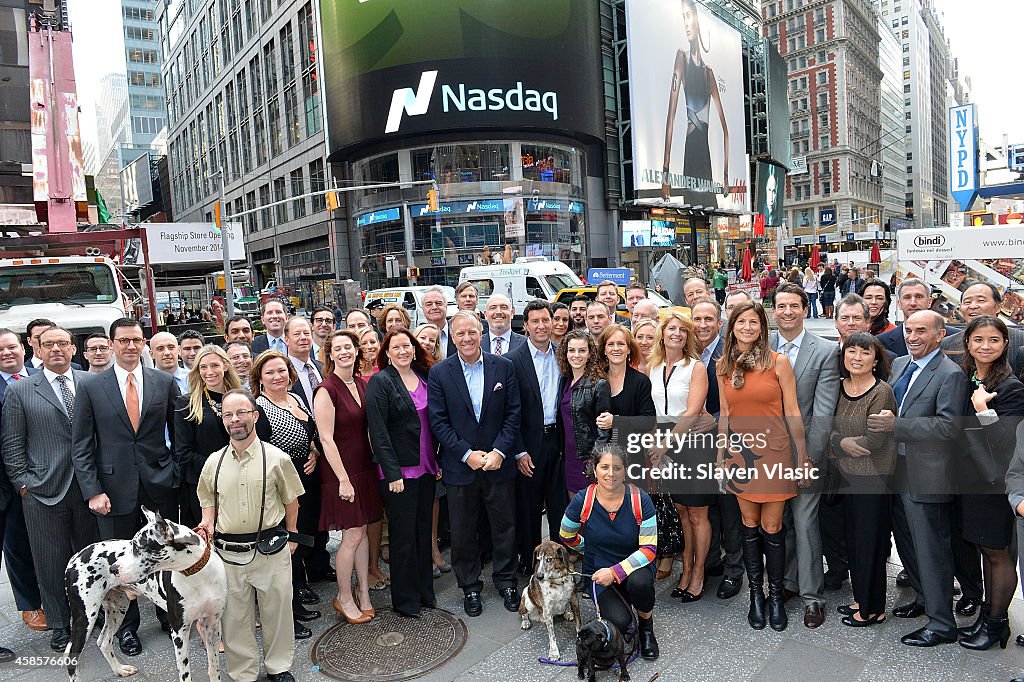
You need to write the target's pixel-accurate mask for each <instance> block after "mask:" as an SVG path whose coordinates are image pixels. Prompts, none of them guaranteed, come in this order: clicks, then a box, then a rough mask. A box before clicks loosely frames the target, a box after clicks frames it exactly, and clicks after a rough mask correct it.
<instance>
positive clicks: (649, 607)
mask: <svg viewBox="0 0 1024 682" xmlns="http://www.w3.org/2000/svg"><path fill="white" fill-rule="evenodd" d="M588 474H589V475H590V477H591V478H592V479H595V480H596V481H597V483H592V484H590V485H589V486H587V487H586V488H584V489H583V490H581V491H579V492H578V493H577V494H576V497H574V498H573V500H572V502H570V503H569V507H568V508H567V509H566V510H565V516H563V517H562V528H561V532H560V533H559V534H560V535H561V537H562V541H563V542H564V543H565V544H566V545H567V546H568V547H569V548H571V549H574V550H576V551H577V552H581V553H583V572H584V573H587V574H592V577H593V581H594V583H595V591H596V595H597V607H598V609H599V613H600V614H601V616H602V618H604V619H605V620H607V621H610V622H611V623H613V624H614V625H615V626H616V627H617V628H618V629H619V632H621V633H623V634H625V633H626V632H628V631H629V628H630V626H631V625H632V622H633V613H632V612H633V609H636V616H637V630H638V633H639V637H640V655H641V656H643V657H644V658H646V659H649V660H654V659H656V658H657V657H658V640H657V639H656V638H655V636H654V614H653V611H654V564H653V563H652V562H653V561H654V557H655V555H656V554H657V552H658V523H657V514H656V512H655V509H654V502H652V501H651V498H650V497H648V495H647V493H645V492H644V491H642V490H640V489H639V488H637V487H636V486H634V485H632V484H628V485H627V484H626V461H625V456H624V454H623V452H622V450H621V449H620V448H619V447H618V446H616V445H610V444H604V445H599V446H597V447H596V448H595V449H594V451H593V454H592V455H591V458H590V462H589V465H588ZM584 538H586V543H584Z"/></svg>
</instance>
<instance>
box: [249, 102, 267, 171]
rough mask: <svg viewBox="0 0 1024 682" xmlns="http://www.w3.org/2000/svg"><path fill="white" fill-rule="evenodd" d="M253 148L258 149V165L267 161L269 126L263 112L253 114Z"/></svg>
mask: <svg viewBox="0 0 1024 682" xmlns="http://www.w3.org/2000/svg"><path fill="white" fill-rule="evenodd" d="M252 126H253V127H252V132H253V141H252V142H253V145H252V146H253V148H254V149H255V150H256V166H257V167H259V166H262V165H263V164H265V163H266V162H267V126H266V123H264V121H263V112H262V111H257V112H256V113H255V114H253V115H252Z"/></svg>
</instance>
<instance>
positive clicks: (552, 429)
mask: <svg viewBox="0 0 1024 682" xmlns="http://www.w3.org/2000/svg"><path fill="white" fill-rule="evenodd" d="M557 431H558V424H545V425H544V435H545V436H546V435H548V434H549V433H556V432H557Z"/></svg>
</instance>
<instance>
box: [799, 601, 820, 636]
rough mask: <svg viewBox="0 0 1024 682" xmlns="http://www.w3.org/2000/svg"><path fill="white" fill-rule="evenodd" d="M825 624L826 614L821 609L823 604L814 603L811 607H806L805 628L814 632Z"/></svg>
mask: <svg viewBox="0 0 1024 682" xmlns="http://www.w3.org/2000/svg"><path fill="white" fill-rule="evenodd" d="M824 622H825V612H824V611H823V610H822V608H821V604H819V603H818V602H814V603H813V604H811V605H810V606H807V607H804V627H805V628H809V629H811V630H813V629H814V628H818V627H821V624H822V623H824Z"/></svg>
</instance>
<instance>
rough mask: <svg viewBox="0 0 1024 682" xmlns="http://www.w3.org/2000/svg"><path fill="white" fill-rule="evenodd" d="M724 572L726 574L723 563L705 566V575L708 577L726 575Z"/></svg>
mask: <svg viewBox="0 0 1024 682" xmlns="http://www.w3.org/2000/svg"><path fill="white" fill-rule="evenodd" d="M724 574H725V568H724V567H723V566H722V564H718V565H717V566H705V567H704V575H705V576H706V577H708V578H717V577H718V576H720V575H724Z"/></svg>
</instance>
